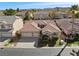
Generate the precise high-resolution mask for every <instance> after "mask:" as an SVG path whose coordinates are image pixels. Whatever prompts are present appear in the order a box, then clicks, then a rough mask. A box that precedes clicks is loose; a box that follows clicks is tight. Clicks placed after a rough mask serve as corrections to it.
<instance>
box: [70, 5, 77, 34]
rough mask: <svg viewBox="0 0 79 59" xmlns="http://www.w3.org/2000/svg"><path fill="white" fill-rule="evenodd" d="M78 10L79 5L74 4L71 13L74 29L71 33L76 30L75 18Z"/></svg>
mask: <svg viewBox="0 0 79 59" xmlns="http://www.w3.org/2000/svg"><path fill="white" fill-rule="evenodd" d="M77 10H78V5H72V6H71V8H70V11H71V14H72V31H71V34H73V31H74V20H75V11H77Z"/></svg>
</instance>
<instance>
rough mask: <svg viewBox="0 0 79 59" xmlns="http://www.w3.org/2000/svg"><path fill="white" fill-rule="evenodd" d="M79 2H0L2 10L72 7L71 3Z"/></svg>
mask: <svg viewBox="0 0 79 59" xmlns="http://www.w3.org/2000/svg"><path fill="white" fill-rule="evenodd" d="M74 4H78V3H72V2H0V10H4V9H9V8H12V9H17V8H19V9H34V8H35V9H43V8H54V7H70V6H71V5H74Z"/></svg>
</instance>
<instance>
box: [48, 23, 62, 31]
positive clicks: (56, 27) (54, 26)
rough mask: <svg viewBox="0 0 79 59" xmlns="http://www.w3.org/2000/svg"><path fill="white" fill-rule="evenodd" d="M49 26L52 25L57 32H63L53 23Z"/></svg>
mask: <svg viewBox="0 0 79 59" xmlns="http://www.w3.org/2000/svg"><path fill="white" fill-rule="evenodd" d="M49 25H50V26H51V27H53V28H55V29H56V30H58V31H61V30H60V29H59V28H58V27H57V26H55V25H53V24H51V23H49Z"/></svg>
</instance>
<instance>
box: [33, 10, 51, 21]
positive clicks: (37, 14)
mask: <svg viewBox="0 0 79 59" xmlns="http://www.w3.org/2000/svg"><path fill="white" fill-rule="evenodd" d="M34 19H35V20H47V19H50V17H49V12H44V11H39V12H35V13H34Z"/></svg>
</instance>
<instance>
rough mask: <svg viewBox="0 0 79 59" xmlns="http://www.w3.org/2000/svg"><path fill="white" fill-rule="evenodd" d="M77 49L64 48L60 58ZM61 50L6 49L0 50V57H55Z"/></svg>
mask: <svg viewBox="0 0 79 59" xmlns="http://www.w3.org/2000/svg"><path fill="white" fill-rule="evenodd" d="M72 49H74V50H75V51H77V50H78V48H66V49H65V50H64V51H63V52H62V54H61V55H62V56H71V55H70V52H71V51H72ZM60 50H61V48H6V49H0V56H56V55H57V54H58V52H59V51H60Z"/></svg>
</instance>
